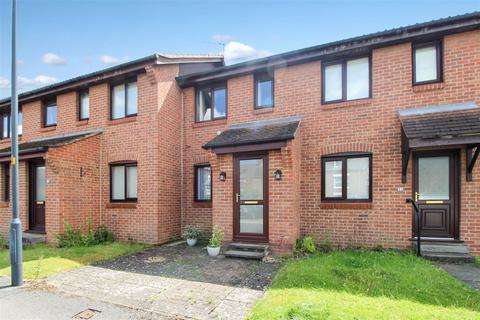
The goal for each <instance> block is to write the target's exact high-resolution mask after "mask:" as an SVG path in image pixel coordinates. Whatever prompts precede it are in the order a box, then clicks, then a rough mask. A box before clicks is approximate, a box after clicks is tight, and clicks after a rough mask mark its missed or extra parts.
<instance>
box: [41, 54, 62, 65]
mask: <svg viewBox="0 0 480 320" xmlns="http://www.w3.org/2000/svg"><path fill="white" fill-rule="evenodd" d="M42 62H43V63H45V64H49V65H52V66H59V65H62V64H65V63H66V62H67V61H66V60H65V58H62V57H60V56H59V55H56V54H55V53H51V52H49V53H45V54H44V55H43V57H42Z"/></svg>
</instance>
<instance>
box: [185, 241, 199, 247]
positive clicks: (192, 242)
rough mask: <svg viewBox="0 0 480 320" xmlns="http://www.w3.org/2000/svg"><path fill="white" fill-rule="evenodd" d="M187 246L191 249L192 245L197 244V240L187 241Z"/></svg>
mask: <svg viewBox="0 0 480 320" xmlns="http://www.w3.org/2000/svg"><path fill="white" fill-rule="evenodd" d="M187 244H188V245H189V246H190V247H193V246H194V245H196V244H197V239H187Z"/></svg>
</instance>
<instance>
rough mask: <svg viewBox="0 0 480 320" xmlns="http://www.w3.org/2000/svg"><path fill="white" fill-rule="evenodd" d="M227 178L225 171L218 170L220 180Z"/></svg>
mask: <svg viewBox="0 0 480 320" xmlns="http://www.w3.org/2000/svg"><path fill="white" fill-rule="evenodd" d="M226 179H227V173H226V172H225V171H220V181H225V180H226Z"/></svg>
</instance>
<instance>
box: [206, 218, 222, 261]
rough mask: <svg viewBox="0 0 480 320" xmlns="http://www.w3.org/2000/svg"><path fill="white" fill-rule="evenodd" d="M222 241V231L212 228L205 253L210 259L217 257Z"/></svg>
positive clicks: (215, 227)
mask: <svg viewBox="0 0 480 320" xmlns="http://www.w3.org/2000/svg"><path fill="white" fill-rule="evenodd" d="M222 241H223V231H222V230H220V228H219V227H217V226H213V231H212V236H211V237H210V240H209V241H208V246H207V251H208V255H209V256H210V257H215V256H218V254H219V253H220V247H221V246H222Z"/></svg>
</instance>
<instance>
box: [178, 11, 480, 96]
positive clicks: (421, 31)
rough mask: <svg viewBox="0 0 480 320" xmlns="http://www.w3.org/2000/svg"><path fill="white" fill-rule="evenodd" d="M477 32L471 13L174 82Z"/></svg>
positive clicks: (478, 22) (478, 18) (477, 20)
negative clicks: (350, 51)
mask: <svg viewBox="0 0 480 320" xmlns="http://www.w3.org/2000/svg"><path fill="white" fill-rule="evenodd" d="M478 28H480V12H472V13H467V14H462V15H457V16H452V17H447V18H442V19H437V20H432V21H428V22H423V23H417V24H412V25H409V26H403V27H398V28H394V29H388V30H384V31H380V32H375V33H371V34H366V35H362V36H358V37H353V38H348V39H344V40H339V41H334V42H329V43H325V44H321V45H316V46H312V47H308V48H304V49H299V50H294V51H289V52H285V53H281V54H276V55H272V56H269V57H265V58H260V59H255V60H250V61H246V62H242V63H237V64H233V65H229V66H225V67H220V68H215V69H213V70H209V71H202V72H197V73H192V74H189V75H185V76H179V77H177V82H178V84H179V85H180V86H181V87H188V86H191V85H193V84H196V83H201V82H207V81H213V80H220V79H225V78H229V77H232V76H237V75H242V74H247V73H250V72H253V71H255V70H259V69H264V68H267V69H268V68H273V67H276V66H278V67H282V66H285V65H288V64H295V63H302V62H305V61H309V60H316V59H319V57H322V56H326V55H335V54H340V53H345V52H348V51H349V50H361V49H369V48H375V47H381V46H388V45H392V44H395V43H401V42H407V41H412V39H415V38H418V37H420V38H422V39H425V38H428V37H438V36H439V35H442V34H449V33H455V32H462V31H468V30H475V29H478Z"/></svg>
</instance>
